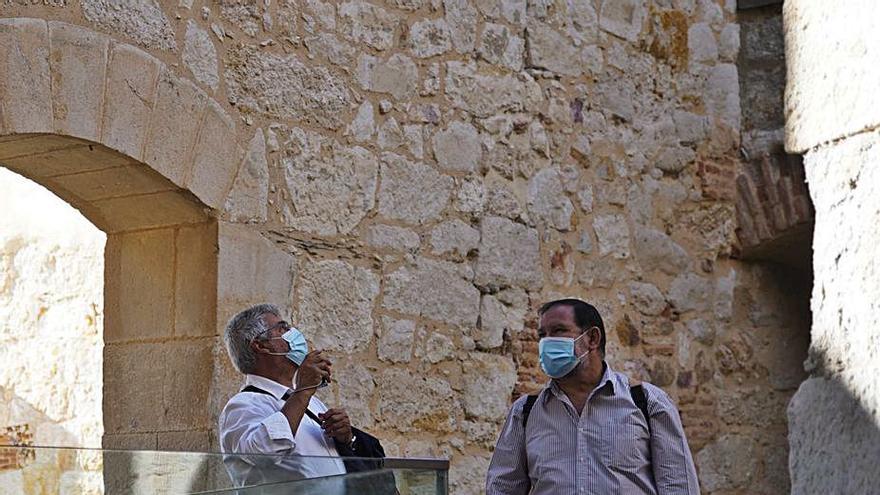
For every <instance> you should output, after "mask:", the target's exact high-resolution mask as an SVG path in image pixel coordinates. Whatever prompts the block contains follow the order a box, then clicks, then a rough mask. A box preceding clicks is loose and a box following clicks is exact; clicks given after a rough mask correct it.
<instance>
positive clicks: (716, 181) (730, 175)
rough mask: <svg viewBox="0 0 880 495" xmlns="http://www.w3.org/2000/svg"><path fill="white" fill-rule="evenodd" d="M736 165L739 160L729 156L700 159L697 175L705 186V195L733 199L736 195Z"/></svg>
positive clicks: (712, 198) (718, 199)
mask: <svg viewBox="0 0 880 495" xmlns="http://www.w3.org/2000/svg"><path fill="white" fill-rule="evenodd" d="M736 165H737V162H736V161H734V160H733V159H732V158H729V157H722V158H715V159H701V160H699V161H698V162H697V176H698V177H699V178H700V184H701V186H702V188H703V197H704V198H706V199H711V200H716V201H733V199H734V197H736Z"/></svg>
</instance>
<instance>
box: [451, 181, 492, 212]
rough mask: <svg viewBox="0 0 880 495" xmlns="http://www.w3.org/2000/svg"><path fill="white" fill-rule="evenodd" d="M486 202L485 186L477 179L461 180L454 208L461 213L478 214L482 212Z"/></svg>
mask: <svg viewBox="0 0 880 495" xmlns="http://www.w3.org/2000/svg"><path fill="white" fill-rule="evenodd" d="M485 202H486V188H485V186H484V185H483V183H482V182H481V181H479V180H473V179H465V180H464V181H462V183H461V185H460V186H459V188H458V192H457V193H456V196H455V208H456V209H457V210H458V211H460V212H463V213H473V214H478V213H482V212H483V206H484V205H485Z"/></svg>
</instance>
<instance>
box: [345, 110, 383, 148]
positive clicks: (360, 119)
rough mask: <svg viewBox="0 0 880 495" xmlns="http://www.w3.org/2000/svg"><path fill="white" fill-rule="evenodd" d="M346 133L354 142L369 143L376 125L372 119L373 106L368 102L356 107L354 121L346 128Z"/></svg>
mask: <svg viewBox="0 0 880 495" xmlns="http://www.w3.org/2000/svg"><path fill="white" fill-rule="evenodd" d="M348 132H349V134H351V136H352V137H353V138H354V139H355V140H356V141H361V142H363V141H369V140H370V139H371V138H372V137H373V134H374V133H375V132H376V125H375V120H374V118H373V104H372V103H370V101H369V100H366V101H364V102H363V103H362V104H361V106H360V107H358V111H357V114H356V115H355V117H354V120H352V121H351V124H350V125H349V126H348Z"/></svg>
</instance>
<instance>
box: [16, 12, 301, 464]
mask: <svg viewBox="0 0 880 495" xmlns="http://www.w3.org/2000/svg"><path fill="white" fill-rule="evenodd" d="M243 155H244V152H243V150H242V148H241V146H239V144H238V140H237V138H236V129H235V125H234V121H233V119H232V118H231V117H230V116H229V115H228V114H227V113H226V112H225V111H224V110H223V108H222V107H221V105H220V104H218V103H217V102H215V101H213V100H212V99H211V98H210V97H209V96H208V95H207V94H206V93H205V92H203V91H202V90H201V89H199V88H198V87H197V86H196V85H195V84H193V83H192V82H190V81H188V80H186V79H184V78H180V77H178V76H176V75H175V74H174V72H173V70H172V69H171V68H170V67H167V66H165V64H163V63H162V62H160V61H159V60H157V59H155V58H153V57H152V56H150V55H149V54H147V53H145V52H143V51H142V50H140V49H138V48H135V47H133V46H130V45H127V44H124V43H119V42H116V41H114V40H113V39H112V38H110V37H108V36H106V35H104V34H100V33H96V32H94V31H91V30H89V29H86V28H83V27H80V26H75V25H72V24H67V23H61V22H52V21H49V22H47V21H44V20H41V19H24V18H14V19H2V20H0V163H2V164H3V165H4V166H6V167H8V168H10V169H12V170H13V171H15V172H17V173H19V174H21V175H24V176H26V177H28V178H30V179H32V180H34V181H36V182H38V183H40V184H42V185H44V186H46V187H47V188H49V189H50V190H52V191H53V192H54V193H56V194H57V195H58V196H60V197H62V198H63V199H65V200H66V201H68V202H69V203H70V204H71V205H73V206H74V207H76V208H77V209H79V210H80V211H82V212H83V214H84V215H85V216H86V217H87V218H88V219H89V220H90V221H92V223H94V224H95V225H96V226H97V227H98V228H100V229H101V230H103V231H104V232H106V233H107V247H106V250H105V282H104V283H105V325H104V326H105V330H104V340H105V347H104V375H103V376H104V394H103V396H104V399H103V401H104V403H103V412H104V425H105V434H104V440H103V444H104V446H105V447H125V448H134V447H137V448H160V449H176V448H186V449H192V450H204V449H207V448H210V447H212V445H213V441H212V438H213V435H211V431H213V429H214V424H213V422H212V419H213V418H214V415H215V414H216V410H215V409H216V403H217V402H218V400H220V399H221V398H220V396H222V393H221V394H215V393H214V392H213V390H214V387H213V386H212V385H213V384H214V383H216V382H217V381H220V378H218V377H221V376H223V375H224V372H223V370H222V369H221V370H219V371H218V369H217V368H218V366H217V365H216V363H217V362H218V356H217V349H218V335H219V329H220V327H221V326H222V323H223V322H225V320H226V318H227V317H228V315H229V313H230V312H231V311H232V310H233V308H234V307H236V305H239V304H243V303H249V302H252V301H254V300H258V299H263V298H265V297H267V296H271V295H273V292H272V290H275V291H276V292H277V293H283V291H285V290H286V291H288V292H289V290H290V285H291V283H290V279H289V277H288V275H289V272H290V271H291V270H292V264H291V262H290V260H289V259H288V257H287V256H286V255H285V254H284V253H277V252H275V251H273V246H271V244H270V243H268V241H266V240H265V239H263V238H262V237H261V236H260V235H259V233H258V232H257V231H256V230H254V229H247V228H243V227H239V226H235V225H231V224H226V223H224V222H222V221H220V220H218V217H219V216H220V215H219V213H218V212H219V211H220V210H221V209H222V206H223V204H224V201H225V199H226V196H227V195H228V193H229V191H230V189H231V187H232V183H233V181H234V179H235V175H236V173H237V170H238V168H239V167H240V164H241V162H242V157H243ZM273 256H274V257H275V258H272V257H273ZM270 272H271V274H270ZM261 276H262V277H264V278H265V279H267V280H269V282H268V288H267V287H264V286H257V285H255V284H256V282H255V280H259V279H260V277H261ZM218 287H223V288H220V289H218Z"/></svg>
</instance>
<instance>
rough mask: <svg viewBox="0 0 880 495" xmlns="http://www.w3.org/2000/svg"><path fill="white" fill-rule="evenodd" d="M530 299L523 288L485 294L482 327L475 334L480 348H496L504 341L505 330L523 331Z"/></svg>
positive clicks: (512, 334) (512, 333) (511, 332)
mask: <svg viewBox="0 0 880 495" xmlns="http://www.w3.org/2000/svg"><path fill="white" fill-rule="evenodd" d="M528 304H529V299H528V296H527V295H526V293H525V291H523V290H522V289H507V290H503V291H501V292H499V293H498V294H496V295H485V296H483V300H482V303H481V304H480V328H479V330H478V331H477V332H476V333H475V334H474V341H475V342H476V345H477V348H478V349H494V348H496V347H499V346H501V344H502V343H503V342H504V334H505V332H506V333H507V334H508V335H511V336H514V335H517V334H519V333H520V332H522V330H523V322H524V320H525V316H526V312H527V311H528Z"/></svg>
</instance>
